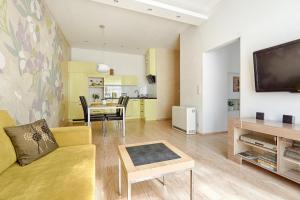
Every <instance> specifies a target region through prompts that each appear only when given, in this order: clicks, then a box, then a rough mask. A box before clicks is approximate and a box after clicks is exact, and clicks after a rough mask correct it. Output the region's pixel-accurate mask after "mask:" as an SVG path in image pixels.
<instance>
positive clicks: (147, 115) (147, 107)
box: [144, 99, 157, 121]
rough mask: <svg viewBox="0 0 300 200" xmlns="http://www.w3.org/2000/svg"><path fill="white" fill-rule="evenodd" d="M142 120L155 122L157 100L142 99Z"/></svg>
mask: <svg viewBox="0 0 300 200" xmlns="http://www.w3.org/2000/svg"><path fill="white" fill-rule="evenodd" d="M144 119H145V120H146V121H149V120H157V99H144Z"/></svg>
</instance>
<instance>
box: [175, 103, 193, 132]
mask: <svg viewBox="0 0 300 200" xmlns="http://www.w3.org/2000/svg"><path fill="white" fill-rule="evenodd" d="M196 124H197V123H196V108H194V107H183V106H173V107H172V127H173V128H175V129H178V130H181V131H183V132H185V133H186V134H196Z"/></svg>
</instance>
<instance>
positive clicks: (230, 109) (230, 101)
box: [228, 100, 234, 111]
mask: <svg viewBox="0 0 300 200" xmlns="http://www.w3.org/2000/svg"><path fill="white" fill-rule="evenodd" d="M228 110H229V111H233V110H234V103H233V101H232V100H228Z"/></svg>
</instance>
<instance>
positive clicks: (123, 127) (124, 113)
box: [122, 107, 126, 137]
mask: <svg viewBox="0 0 300 200" xmlns="http://www.w3.org/2000/svg"><path fill="white" fill-rule="evenodd" d="M125 115H126V111H125V108H124V107H123V126H122V129H123V137H125V129H126V127H125Z"/></svg>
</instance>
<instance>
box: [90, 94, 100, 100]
mask: <svg viewBox="0 0 300 200" xmlns="http://www.w3.org/2000/svg"><path fill="white" fill-rule="evenodd" d="M92 97H93V99H94V101H95V102H96V101H98V100H99V99H100V96H99V95H98V94H93V95H92Z"/></svg>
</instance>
